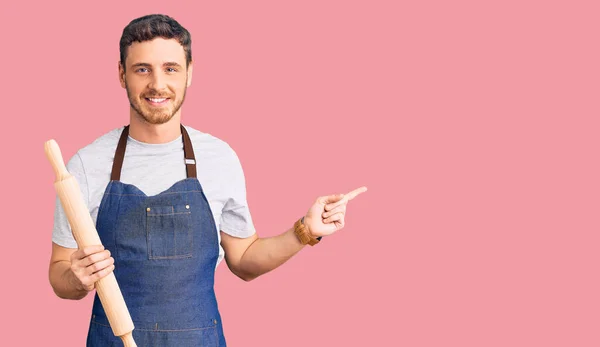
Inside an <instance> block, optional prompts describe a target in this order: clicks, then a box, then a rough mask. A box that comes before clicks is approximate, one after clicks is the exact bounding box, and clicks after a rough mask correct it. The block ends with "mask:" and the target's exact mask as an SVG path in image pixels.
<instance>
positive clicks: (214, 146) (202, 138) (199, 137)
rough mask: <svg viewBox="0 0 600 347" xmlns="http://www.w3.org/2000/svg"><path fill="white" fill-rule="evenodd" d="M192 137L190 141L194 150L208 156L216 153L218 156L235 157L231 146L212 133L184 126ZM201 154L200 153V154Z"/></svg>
mask: <svg viewBox="0 0 600 347" xmlns="http://www.w3.org/2000/svg"><path fill="white" fill-rule="evenodd" d="M184 126H185V129H186V130H187V131H188V134H189V135H190V140H191V141H192V145H193V146H194V149H196V148H197V149H198V150H199V151H202V152H204V153H206V154H209V153H214V154H217V155H226V154H227V155H232V154H233V155H235V152H234V151H233V149H232V148H231V146H230V145H229V144H228V143H227V142H226V141H225V140H223V139H220V138H218V137H216V136H214V135H212V134H210V133H206V132H202V131H200V130H197V129H194V128H192V127H190V126H188V125H184ZM199 154H200V153H199Z"/></svg>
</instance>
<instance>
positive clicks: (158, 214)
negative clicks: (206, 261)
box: [146, 205, 193, 259]
mask: <svg viewBox="0 0 600 347" xmlns="http://www.w3.org/2000/svg"><path fill="white" fill-rule="evenodd" d="M191 216H192V213H191V210H190V205H170V206H150V207H147V208H146V237H147V241H148V258H149V259H177V258H191V257H192V246H193V245H192V242H193V240H192V228H191Z"/></svg>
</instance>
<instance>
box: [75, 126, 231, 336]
mask: <svg viewBox="0 0 600 347" xmlns="http://www.w3.org/2000/svg"><path fill="white" fill-rule="evenodd" d="M181 133H182V138H183V143H184V155H185V165H186V171H187V178H186V179H183V180H181V181H178V182H176V183H175V184H173V185H172V186H171V187H170V188H169V189H167V190H166V191H164V192H162V193H160V194H158V195H154V196H146V194H144V193H143V192H142V191H141V190H139V189H138V188H137V187H135V186H134V185H131V184H125V183H122V182H120V181H119V180H120V175H121V168H122V165H123V158H124V156H125V147H126V145H127V137H128V134H129V126H126V127H125V128H124V130H123V132H122V134H121V138H120V140H119V144H118V146H117V150H116V153H115V159H114V161H113V168H112V173H111V181H110V182H109V183H108V186H107V187H106V190H105V192H104V196H103V197H102V202H101V203H100V207H99V210H98V220H97V223H96V228H97V230H98V234H99V235H100V239H101V241H102V244H103V245H104V247H105V248H106V249H108V250H110V252H111V255H112V256H113V258H114V259H115V270H114V274H115V276H116V278H117V281H118V283H119V287H120V288H121V292H122V293H123V297H124V299H125V303H126V304H127V308H128V309H129V313H130V314H131V318H132V320H133V324H134V326H135V329H134V330H133V338H134V339H135V342H136V343H137V345H138V346H139V347H151V346H157V347H170V346H173V347H175V346H176V347H187V346H194V347H196V346H209V347H212V346H221V347H222V346H226V343H225V337H224V335H223V326H222V324H221V316H220V314H219V309H218V307H217V300H216V297H215V292H214V276H215V266H216V263H217V258H218V256H219V244H218V234H217V233H218V231H217V228H216V226H215V221H214V218H213V215H212V212H211V209H210V206H209V204H208V201H207V200H206V196H205V195H204V193H203V191H202V186H201V185H200V182H199V181H198V179H197V178H196V164H195V157H194V151H193V148H192V144H191V141H190V139H189V135H188V134H187V131H186V130H185V128H184V127H183V126H181ZM182 159H183V158H182ZM182 162H183V160H182ZM149 174H151V173H149ZM87 346H93V347H108V346H123V343H122V342H121V339H120V338H119V337H116V336H114V335H113V332H112V329H111V328H110V325H109V322H108V319H107V318H106V314H105V312H104V309H103V308H102V305H101V303H100V299H99V297H98V294H96V296H95V298H94V306H93V309H92V317H91V321H90V327H89V332H88V337H87Z"/></svg>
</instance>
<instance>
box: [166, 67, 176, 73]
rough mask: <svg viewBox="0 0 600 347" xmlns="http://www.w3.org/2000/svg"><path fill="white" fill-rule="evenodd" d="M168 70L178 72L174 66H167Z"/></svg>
mask: <svg viewBox="0 0 600 347" xmlns="http://www.w3.org/2000/svg"><path fill="white" fill-rule="evenodd" d="M167 72H177V69H175V68H172V67H168V68H167Z"/></svg>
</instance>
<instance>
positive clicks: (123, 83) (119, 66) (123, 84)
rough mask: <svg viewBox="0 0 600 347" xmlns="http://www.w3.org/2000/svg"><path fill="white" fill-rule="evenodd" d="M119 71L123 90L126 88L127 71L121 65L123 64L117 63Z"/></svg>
mask: <svg viewBox="0 0 600 347" xmlns="http://www.w3.org/2000/svg"><path fill="white" fill-rule="evenodd" d="M117 65H118V70H119V82H120V83H121V88H125V69H123V66H122V65H121V62H120V61H118V62H117Z"/></svg>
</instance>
